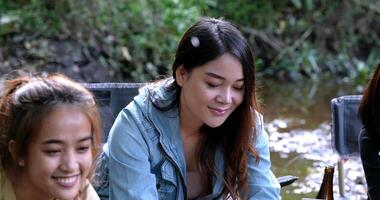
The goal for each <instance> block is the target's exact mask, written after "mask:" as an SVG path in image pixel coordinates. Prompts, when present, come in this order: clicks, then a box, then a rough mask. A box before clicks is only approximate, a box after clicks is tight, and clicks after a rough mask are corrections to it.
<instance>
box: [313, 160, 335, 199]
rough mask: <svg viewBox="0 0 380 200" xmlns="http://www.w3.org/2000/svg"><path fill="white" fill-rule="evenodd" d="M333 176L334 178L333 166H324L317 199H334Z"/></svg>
mask: <svg viewBox="0 0 380 200" xmlns="http://www.w3.org/2000/svg"><path fill="white" fill-rule="evenodd" d="M333 178H334V167H333V166H326V167H325V174H324V175H323V181H322V184H321V187H320V188H319V192H318V195H317V199H326V200H333V199H334V193H333Z"/></svg>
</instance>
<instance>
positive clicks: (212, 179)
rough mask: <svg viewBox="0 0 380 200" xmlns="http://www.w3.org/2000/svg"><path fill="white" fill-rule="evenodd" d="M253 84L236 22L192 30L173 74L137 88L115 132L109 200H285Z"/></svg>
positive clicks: (107, 152) (109, 154)
mask: <svg viewBox="0 0 380 200" xmlns="http://www.w3.org/2000/svg"><path fill="white" fill-rule="evenodd" d="M254 80H255V71H254V58H253V55H252V53H251V50H250V48H249V46H248V43H247V41H246V40H245V39H244V37H243V36H242V34H241V33H240V32H239V31H238V30H237V29H236V28H235V27H234V26H233V25H231V24H230V23H229V22H227V21H224V20H221V19H212V18H202V19H200V20H199V21H198V22H197V23H196V24H194V25H193V26H192V27H190V29H189V30H188V31H187V32H186V33H185V35H184V36H183V38H182V39H181V41H180V43H179V46H178V49H177V52H176V55H175V60H174V63H173V77H172V78H168V79H165V80H161V81H159V82H156V83H153V84H149V85H147V86H145V87H144V88H142V89H140V93H139V95H138V96H136V97H135V98H134V100H133V101H132V102H131V103H130V104H129V105H128V106H127V107H126V108H124V109H123V110H122V111H121V112H120V114H119V116H118V117H117V119H116V121H115V123H114V125H113V127H112V129H111V131H110V134H109V138H108V141H107V143H106V144H105V146H104V148H103V150H104V155H103V160H102V162H101V164H100V165H101V166H103V167H100V169H101V170H100V171H98V172H103V173H104V172H108V176H109V177H108V180H109V182H108V183H107V184H109V185H107V187H106V190H105V192H106V193H107V192H109V197H110V199H144V200H145V199H169V200H174V199H226V198H232V199H239V198H242V199H280V186H279V183H278V182H277V179H276V178H275V177H274V175H273V173H272V172H271V170H270V166H271V162H270V158H269V149H268V136H267V134H266V132H265V130H264V128H263V120H262V117H261V115H260V114H259V112H258V110H259V108H258V105H257V102H256V94H255V81H254ZM107 168H108V169H107ZM102 170H103V171H102ZM106 179H107V178H106ZM98 192H99V194H101V193H102V192H104V190H103V191H101V190H98ZM101 196H102V195H101Z"/></svg>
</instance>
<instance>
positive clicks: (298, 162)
mask: <svg viewBox="0 0 380 200" xmlns="http://www.w3.org/2000/svg"><path fill="white" fill-rule="evenodd" d="M201 16H210V17H216V18H219V17H223V18H224V19H227V20H229V21H232V22H233V23H234V24H235V25H236V26H237V27H238V28H239V29H240V30H241V31H242V32H243V34H244V36H245V37H246V38H247V40H248V41H249V43H250V45H251V48H252V49H253V51H254V53H255V58H256V60H255V62H256V68H257V72H258V73H257V74H258V78H257V80H258V84H259V87H258V91H259V93H261V95H260V97H261V98H260V99H261V102H262V103H263V107H264V109H263V110H264V117H266V118H265V120H266V124H267V126H269V127H273V126H276V122H277V121H279V120H280V121H281V122H283V123H285V122H287V121H289V122H291V123H290V125H289V126H290V127H291V128H289V130H283V132H281V134H283V136H281V137H284V138H285V139H286V138H287V137H288V138H292V137H295V136H297V134H309V135H317V137H318V138H320V143H323V141H325V142H326V144H328V145H329V144H330V143H331V142H330V129H329V125H328V124H329V123H330V122H331V120H330V116H331V113H330V110H329V101H330V100H331V99H332V98H334V97H337V96H341V95H347V94H360V93H361V92H362V90H363V88H364V85H365V83H366V82H367V81H368V79H369V77H370V76H371V72H372V71H373V69H374V68H375V67H376V65H377V63H379V61H380V1H379V0H282V1H281V0H199V1H194V0H0V75H3V74H5V73H7V72H9V71H11V70H13V69H19V68H24V69H28V70H30V71H47V72H62V73H65V74H67V75H68V76H70V77H71V78H74V79H75V80H78V81H83V82H126V81H134V82H139V81H149V80H155V79H158V78H161V77H162V76H165V75H170V74H171V71H170V70H171V63H172V61H173V57H174V53H175V50H176V47H177V44H178V42H179V40H180V38H181V36H182V34H183V33H184V32H185V31H186V29H187V28H188V27H189V26H190V25H192V24H193V23H194V22H195V21H196V20H197V19H199V17H201ZM273 79H275V81H273ZM292 123H295V124H297V125H299V124H301V125H302V126H301V127H298V126H291V125H292ZM326 127H328V128H326ZM268 130H269V131H268V133H269V135H271V134H273V133H275V132H274V131H273V130H272V131H271V130H270V129H268ZM315 132H321V134H315ZM284 135H285V136H284ZM286 135H288V136H286ZM299 140H300V141H298V143H297V145H298V146H302V142H303V141H304V139H303V138H300V139H299ZM271 144H273V145H276V143H273V141H271ZM330 146H331V145H330ZM330 146H327V147H326V146H324V147H323V148H324V149H325V150H326V152H327V154H328V155H331V156H330V157H331V158H329V159H328V162H327V163H328V164H330V163H329V162H333V161H331V160H333V159H334V158H335V157H334V156H333V154H332V153H331V151H332V149H331V148H330ZM317 148H322V147H320V146H317ZM285 150H286V149H285ZM282 154H283V152H273V151H272V162H273V168H272V169H273V171H274V172H275V174H276V175H287V174H293V175H298V176H300V180H298V181H297V182H296V183H294V184H292V186H290V187H287V188H285V189H283V191H282V197H283V199H284V200H293V199H300V198H301V197H306V196H307V197H314V196H315V193H316V192H317V189H318V188H319V184H320V182H321V178H322V175H321V172H322V171H321V170H319V169H322V168H321V166H323V165H325V164H326V163H322V164H320V162H322V161H325V162H326V158H325V157H326V156H325V154H323V155H317V156H315V157H318V156H319V158H321V159H320V160H319V161H315V160H311V159H308V158H307V157H305V155H310V154H313V152H312V151H308V152H306V153H296V152H290V153H289V156H287V157H284V156H279V155H282ZM313 155H314V154H313ZM295 158H297V159H295ZM284 163H286V164H284ZM316 164H317V165H316ZM284 165H285V166H288V167H283V166H284ZM353 166H355V169H354V170H351V171H356V172H357V173H356V174H359V175H360V180H364V174H363V172H362V171H360V170H361V163H360V161H358V162H355V164H354V165H353ZM347 171H348V172H350V170H347ZM310 177H312V178H310ZM315 177H317V178H315ZM318 178H319V179H318ZM310 179H311V181H310ZM334 184H335V186H336V184H337V182H336V181H335V183H334ZM358 186H361V187H358ZM346 187H347V188H348V189H347V191H346V192H349V191H354V192H351V193H350V195H354V194H356V193H357V194H359V196H356V198H354V197H353V198H354V199H360V196H365V189H364V188H365V187H366V186H365V182H364V181H361V184H358V183H357V182H356V181H353V180H351V181H350V182H349V184H347V185H346ZM305 188H306V189H305ZM296 190H298V191H301V192H296ZM334 192H335V193H337V189H334Z"/></svg>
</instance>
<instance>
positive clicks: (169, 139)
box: [140, 79, 224, 199]
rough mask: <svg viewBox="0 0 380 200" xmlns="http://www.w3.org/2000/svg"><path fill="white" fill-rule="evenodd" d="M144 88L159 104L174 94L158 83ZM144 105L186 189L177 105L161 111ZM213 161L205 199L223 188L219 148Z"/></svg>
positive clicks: (213, 195)
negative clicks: (212, 177)
mask: <svg viewBox="0 0 380 200" xmlns="http://www.w3.org/2000/svg"><path fill="white" fill-rule="evenodd" d="M171 81H173V80H172V79H167V80H166V81H164V83H163V85H165V84H169V83H170V82H171ZM160 86H161V87H160ZM146 89H147V90H150V92H153V93H154V96H155V97H156V99H155V100H156V103H157V104H159V105H168V103H170V102H171V101H172V100H173V98H174V95H175V92H174V91H166V90H165V89H164V88H163V87H162V85H159V87H157V85H152V86H150V87H149V86H148V87H147V88H146ZM140 92H142V91H140ZM144 92H148V91H144ZM145 100H146V99H145ZM146 105H149V106H148V107H146V109H147V111H148V112H147V113H148V115H149V116H148V119H149V120H150V122H151V123H152V125H153V126H154V127H155V128H156V129H157V131H158V133H159V143H160V145H161V147H162V149H163V150H164V152H165V154H166V156H168V158H169V159H170V160H171V161H172V162H173V164H174V165H175V166H176V168H177V169H178V170H179V172H180V175H181V179H182V183H183V187H184V191H186V159H185V156H184V152H183V144H182V138H181V134H180V127H179V126H180V122H179V109H178V106H174V107H173V108H172V109H170V110H168V111H165V112H162V111H159V110H158V109H157V108H155V107H154V106H153V104H152V103H148V104H145V106H146ZM214 163H215V167H216V179H215V181H214V183H213V191H212V194H211V195H208V196H206V199H214V198H215V197H217V196H220V194H221V192H222V190H223V180H222V179H223V176H224V174H223V172H224V159H223V155H222V151H221V149H220V148H219V149H218V150H217V151H216V155H215V161H214Z"/></svg>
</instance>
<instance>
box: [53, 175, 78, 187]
mask: <svg viewBox="0 0 380 200" xmlns="http://www.w3.org/2000/svg"><path fill="white" fill-rule="evenodd" d="M54 180H55V181H56V182H57V183H58V185H60V186H61V187H64V188H71V187H73V186H75V185H76V184H77V182H78V181H79V175H75V176H67V177H54Z"/></svg>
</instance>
